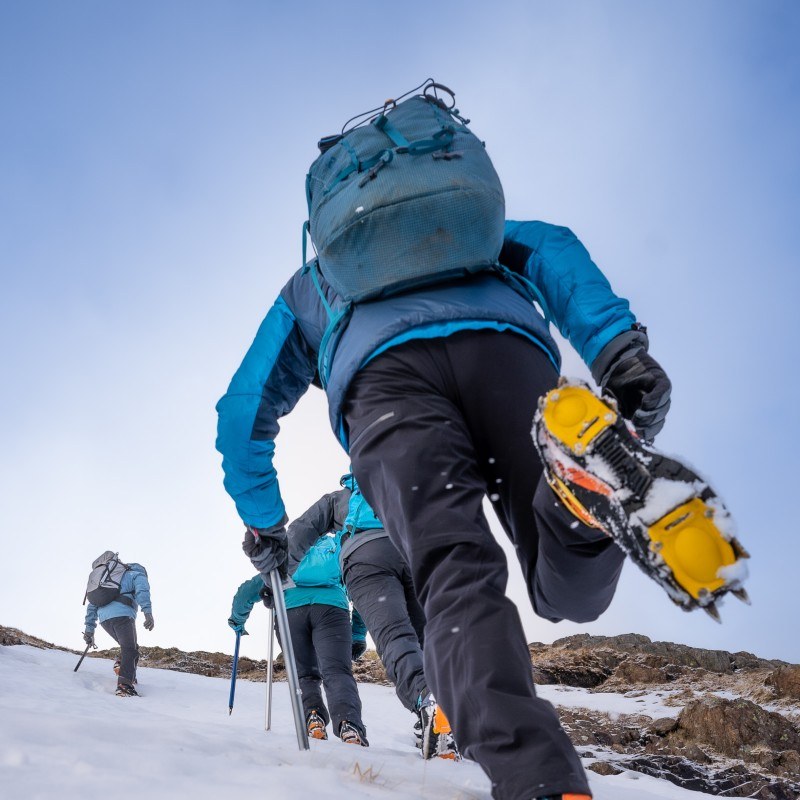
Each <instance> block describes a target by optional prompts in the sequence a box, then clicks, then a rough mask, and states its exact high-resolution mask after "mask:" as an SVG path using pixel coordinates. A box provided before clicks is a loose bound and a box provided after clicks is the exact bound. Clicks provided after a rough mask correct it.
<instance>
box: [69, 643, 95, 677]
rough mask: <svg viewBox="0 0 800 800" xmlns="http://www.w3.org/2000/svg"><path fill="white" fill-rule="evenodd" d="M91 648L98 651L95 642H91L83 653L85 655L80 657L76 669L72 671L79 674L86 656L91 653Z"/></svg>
mask: <svg viewBox="0 0 800 800" xmlns="http://www.w3.org/2000/svg"><path fill="white" fill-rule="evenodd" d="M90 647H94V649H95V650H97V645H96V644H95V643H94V642H89V644H87V645H86V649H85V650H84V651H83V655H82V656H81V657H80V660H79V661H78V663H77V664H76V665H75V669H74V670H72V671H73V672H77V671H78V667H79V666H80V665H81V664H83V659H84V658H86V654H87V653H88V652H89V648H90Z"/></svg>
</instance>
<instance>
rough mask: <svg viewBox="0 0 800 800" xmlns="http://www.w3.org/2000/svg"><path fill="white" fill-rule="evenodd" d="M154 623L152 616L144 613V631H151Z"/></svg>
mask: <svg viewBox="0 0 800 800" xmlns="http://www.w3.org/2000/svg"><path fill="white" fill-rule="evenodd" d="M155 626H156V623H155V621H154V620H153V615H152V614H150V613H148V612H147V611H145V612H144V629H145V630H146V631H151V630H153V628H155Z"/></svg>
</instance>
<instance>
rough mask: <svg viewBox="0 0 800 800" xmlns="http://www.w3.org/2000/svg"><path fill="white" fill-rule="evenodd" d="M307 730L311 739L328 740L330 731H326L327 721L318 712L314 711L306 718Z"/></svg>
mask: <svg viewBox="0 0 800 800" xmlns="http://www.w3.org/2000/svg"><path fill="white" fill-rule="evenodd" d="M306 729H307V730H308V738H309V739H327V738H328V731H327V730H325V720H324V719H322V717H321V716H320V715H319V714H317V712H316V711H312V712H311V713H310V714H309V715H308V717H306Z"/></svg>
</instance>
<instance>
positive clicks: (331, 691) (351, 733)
mask: <svg viewBox="0 0 800 800" xmlns="http://www.w3.org/2000/svg"><path fill="white" fill-rule="evenodd" d="M290 573H291V579H290V580H288V581H287V583H286V588H284V592H283V595H284V600H285V602H286V612H287V617H288V621H289V631H290V633H291V637H292V647H293V649H294V656H295V662H296V664H297V676H298V680H299V683H300V690H301V692H302V698H303V711H304V714H305V719H306V726H307V729H308V735H309V736H311V737H313V738H315V739H327V738H328V735H327V726H328V723H332V727H333V731H334V733H335V735H336V736H338V737H339V738H340V739H341V740H342V741H343V742H345V743H346V744H360V745H362V746H363V747H368V746H369V742H368V741H367V735H366V728H365V726H364V722H363V720H362V718H361V699H360V697H359V695H358V686H357V684H356V681H355V678H354V677H353V669H352V665H351V659H352V657H353V653H354V649H355V646H356V641H359V642H360V641H362V638H361V637H362V634H361V632H360V631H359V633H358V636H359V638H358V640H357V639H356V637H355V629H356V627H359V628H363V621H361V620H360V618H359V621H360V625H359V626H357V625H356V621H355V620H354V621H353V623H352V627H351V621H350V602H349V600H348V598H347V594H346V592H345V590H344V586H343V585H342V575H341V570H340V568H339V544H338V542H337V540H336V538H335V537H334V536H333V535H328V534H325V535H322V536H318V537H317V540H316V541H315V543H314V544H313V546H312V547H311V548H310V549H309V550H308V553H307V554H306V555H305V557H304V558H302V559H301V560H299V561H297V562H295V563H293V564H292V566H291V569H290ZM259 598H260V599H262V600H264V602H265V604H266V605H267V606H268V607H271V606H272V591H271V589H270V587H268V586H266V584H265V583H264V581H263V579H262V577H261V575H256V576H254V577H253V578H251V579H250V580H248V581H245V582H244V583H243V584H241V586H239V588H238V590H237V591H236V594H235V595H234V597H233V604H232V607H231V616H230V618H229V619H228V625H230V626H231V628H233V629H234V630H235V631H238V632H240V633H246V631H245V629H244V625H245V623H246V622H247V619H248V618H249V616H250V612H251V611H252V609H253V606H254V605H255V604H256V603H257V602H258V600H259ZM278 638H279V640H280V631H278ZM363 641H364V646H365V647H366V631H364V633H363ZM362 652H363V651H362ZM322 687H324V688H325V697H326V698H327V701H328V702H327V705H326V703H325V700H323V697H322Z"/></svg>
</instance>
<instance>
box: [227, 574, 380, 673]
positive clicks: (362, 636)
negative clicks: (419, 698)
mask: <svg viewBox="0 0 800 800" xmlns="http://www.w3.org/2000/svg"><path fill="white" fill-rule="evenodd" d="M287 591H291V589H288V590H287ZM284 596H285V595H284ZM259 600H263V601H264V605H265V606H267V608H271V607H272V592H271V591H270V590H269V589H268V588H267V587H266V586H265V585H264V580H263V578H262V577H261V576H260V575H254V576H253V577H252V578H250V580H249V581H245V582H244V583H242V584H240V586H239V588H238V589H237V590H236V594H234V596H233V603H232V605H231V615H230V617H228V625H230V627H231V628H233V630H234V631H236V632H237V633H241V634H242V635H243V636H247V635H248V634H247V631H246V630H245V627H244V626H245V624H246V623H247V620H248V619H249V618H250V613H251V612H252V610H253V606H255V604H256V603H257V602H258V601H259ZM351 626H352V637H353V640H352V648H351V654H352V659H353V661H359V660H360V659H361V656H363V655H364V653H365V652H366V650H367V632H368V631H367V626H366V624H365V623H364V620H363V619H362V617H361V615H360V614H359V613H358V611H357V610H356V609H355V608H353V609H352V613H351Z"/></svg>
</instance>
